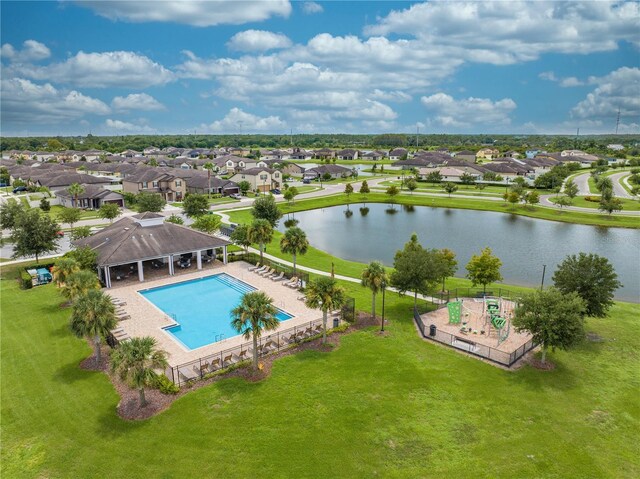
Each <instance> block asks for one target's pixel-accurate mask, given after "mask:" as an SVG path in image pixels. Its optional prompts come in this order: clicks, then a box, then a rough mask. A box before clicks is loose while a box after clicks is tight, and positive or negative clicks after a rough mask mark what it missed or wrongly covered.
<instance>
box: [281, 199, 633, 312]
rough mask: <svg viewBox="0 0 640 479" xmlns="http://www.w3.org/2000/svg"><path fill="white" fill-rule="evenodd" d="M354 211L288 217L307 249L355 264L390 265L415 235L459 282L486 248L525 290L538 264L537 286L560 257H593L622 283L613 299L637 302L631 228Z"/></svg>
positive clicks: (458, 213) (425, 210)
mask: <svg viewBox="0 0 640 479" xmlns="http://www.w3.org/2000/svg"><path fill="white" fill-rule="evenodd" d="M347 209H348V211H351V212H353V210H351V209H350V208H347ZM354 209H355V208H354ZM359 212H360V214H359V215H349V216H347V214H346V212H345V207H344V206H337V207H332V208H325V209H323V210H320V211H318V210H313V211H305V212H298V213H296V217H297V219H298V220H299V222H300V224H299V226H300V227H301V228H302V229H303V230H304V231H305V232H306V233H307V236H308V238H309V241H310V242H311V244H313V246H315V247H317V248H319V249H322V250H325V251H328V252H330V253H332V254H334V255H336V256H338V257H341V258H344V259H348V260H353V261H360V262H363V263H367V262H369V261H371V260H374V259H378V260H381V261H383V262H384V263H385V264H387V265H391V264H393V255H394V254H395V252H396V251H397V250H398V249H400V248H402V246H403V245H404V243H406V241H407V240H408V238H409V237H410V235H411V233H412V232H414V231H415V232H416V233H417V234H418V236H419V237H420V240H421V242H422V244H423V246H425V247H427V248H449V249H451V250H453V251H454V252H455V253H456V256H457V260H458V264H459V270H458V275H459V276H461V277H462V276H464V275H465V273H466V271H465V268H464V266H465V265H466V264H467V262H468V261H469V259H470V258H471V255H472V254H477V253H478V252H479V251H480V250H481V249H482V248H484V247H486V246H489V247H491V249H492V250H493V252H494V254H496V255H497V256H498V257H499V258H500V259H501V260H502V262H503V267H502V275H503V276H504V282H505V283H512V284H522V285H526V286H539V285H540V279H541V269H542V264H546V265H547V270H546V274H547V281H546V283H545V284H547V285H550V284H551V280H550V278H551V277H552V276H553V272H554V271H555V269H556V265H557V264H558V263H560V262H561V261H562V260H563V259H564V258H565V257H566V256H567V255H569V254H577V253H579V252H581V251H584V252H585V253H596V254H599V255H602V256H605V257H607V258H608V259H609V261H611V263H612V264H613V266H614V268H615V269H616V272H617V273H618V276H619V279H620V281H621V282H622V283H623V285H624V287H623V288H621V289H620V290H618V292H617V297H618V298H620V299H626V300H631V301H638V300H640V268H638V265H640V231H639V230H632V229H624V228H604V227H593V226H586V225H575V224H570V223H559V222H555V221H544V220H538V219H533V218H526V217H523V216H515V215H511V214H504V213H496V212H486V211H470V210H456V209H443V208H431V207H423V206H415V207H412V208H411V209H410V210H408V209H407V208H406V207H404V206H403V207H402V208H399V207H398V206H397V205H390V204H376V203H374V204H369V205H365V204H362V203H361V206H360V207H359ZM345 217H346V219H348V221H346V219H345ZM283 230H284V228H283V227H281V231H283ZM372 238H375V241H372Z"/></svg>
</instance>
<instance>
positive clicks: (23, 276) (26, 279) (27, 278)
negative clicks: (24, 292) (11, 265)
mask: <svg viewBox="0 0 640 479" xmlns="http://www.w3.org/2000/svg"><path fill="white" fill-rule="evenodd" d="M20 287H21V288H22V289H31V288H33V281H32V280H31V275H30V274H29V273H27V272H26V271H25V270H22V271H20Z"/></svg>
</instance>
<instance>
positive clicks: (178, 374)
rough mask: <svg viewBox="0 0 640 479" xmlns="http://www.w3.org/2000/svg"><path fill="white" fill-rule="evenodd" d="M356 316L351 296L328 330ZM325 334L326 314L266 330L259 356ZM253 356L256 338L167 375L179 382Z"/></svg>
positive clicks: (330, 320)
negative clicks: (270, 331)
mask: <svg viewBox="0 0 640 479" xmlns="http://www.w3.org/2000/svg"><path fill="white" fill-rule="evenodd" d="M354 320H355V299H354V298H348V299H347V302H346V303H345V305H344V306H343V307H342V308H341V309H340V310H338V311H334V312H333V313H331V314H330V315H329V317H328V318H327V330H331V329H334V328H337V327H339V326H340V325H341V324H345V323H352V322H353V321H354ZM321 334H322V318H318V319H314V320H312V321H308V322H305V323H303V324H300V325H297V326H293V327H291V328H287V329H284V330H282V331H277V332H274V333H271V334H265V335H264V336H262V337H260V338H259V339H258V357H263V356H266V355H267V354H269V353H275V352H278V351H282V350H285V349H289V348H293V347H295V346H297V345H298V344H300V343H302V342H305V341H308V340H310V339H315V338H317V337H319V336H320V335H321ZM252 359H253V341H247V342H244V343H242V344H240V345H238V346H235V347H232V348H228V349H224V350H222V351H220V352H217V353H214V354H209V355H207V356H203V357H201V358H198V359H194V360H193V361H189V362H186V363H183V364H179V365H178V366H173V367H170V368H167V370H166V372H165V373H166V376H167V377H168V378H169V379H170V380H171V381H172V382H173V383H174V384H176V385H178V386H181V385H183V384H185V383H188V382H190V381H197V380H200V379H206V378H208V377H210V376H212V375H214V374H215V373H218V372H221V371H222V370H223V369H227V368H231V367H232V366H238V365H241V364H243V363H247V362H249V361H251V360H252Z"/></svg>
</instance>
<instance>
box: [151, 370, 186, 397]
mask: <svg viewBox="0 0 640 479" xmlns="http://www.w3.org/2000/svg"><path fill="white" fill-rule="evenodd" d="M153 386H154V387H155V388H156V389H157V390H159V391H160V392H161V393H162V394H178V392H180V388H179V387H178V386H176V385H175V384H173V383H172V382H171V380H170V379H169V378H168V377H167V376H165V375H164V374H158V375H157V376H156V380H155V381H154V385H153Z"/></svg>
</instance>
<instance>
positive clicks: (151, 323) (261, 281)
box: [105, 261, 322, 366]
mask: <svg viewBox="0 0 640 479" xmlns="http://www.w3.org/2000/svg"><path fill="white" fill-rule="evenodd" d="M250 266H251V265H249V264H248V263H245V262H243V261H238V262H234V263H229V264H227V265H224V264H222V263H215V266H214V267H211V268H208V269H206V270H200V271H194V272H192V273H187V274H181V275H180V276H177V277H176V276H172V277H170V276H165V277H163V278H160V279H156V280H151V281H144V282H142V283H140V282H135V283H129V284H126V285H124V284H123V285H122V286H120V287H117V288H111V289H108V290H105V292H106V293H107V294H109V295H110V296H111V297H113V298H116V299H117V300H119V301H124V302H125V303H126V304H125V305H124V306H122V309H123V310H125V311H126V313H127V314H128V315H129V316H131V318H130V319H126V320H123V321H120V322H119V323H118V326H117V327H118V328H123V330H124V332H125V333H126V334H127V335H128V336H129V337H140V336H151V337H153V338H155V339H156V340H157V341H158V346H159V347H160V348H162V349H164V350H165V351H166V352H167V353H168V360H169V364H170V365H171V366H177V365H179V364H182V363H185V362H188V361H192V360H195V359H198V358H200V357H203V356H206V355H210V354H215V353H218V352H220V351H223V350H225V349H229V348H232V347H236V346H239V345H240V344H241V343H245V342H247V340H245V339H244V338H242V337H241V336H234V337H231V338H227V339H224V340H222V341H219V342H217V343H213V344H209V345H206V346H203V347H201V348H198V349H194V350H188V349H187V348H185V347H184V346H183V345H182V344H180V343H179V342H178V341H177V340H176V339H174V338H173V336H171V335H170V334H169V333H168V332H166V331H164V330H163V329H162V328H165V327H167V326H171V325H173V324H175V323H174V321H173V319H171V318H170V317H169V316H167V315H166V314H165V313H163V312H162V311H161V310H160V309H159V308H157V307H156V306H155V305H153V304H152V303H151V302H149V301H148V300H147V299H146V298H144V297H143V296H142V295H141V294H140V293H139V292H138V291H141V290H145V289H150V288H156V287H158V286H165V285H168V284H175V283H179V282H182V281H189V280H191V279H196V278H203V277H205V276H211V275H213V274H219V273H227V274H229V275H231V276H233V277H235V278H237V279H239V280H242V281H244V282H245V283H248V284H250V285H251V286H253V287H254V288H256V289H258V290H260V291H264V292H265V293H267V294H268V295H269V296H270V297H271V298H273V300H274V301H273V304H274V306H276V307H277V308H280V309H282V310H284V311H286V312H287V313H290V314H292V315H293V316H294V317H293V318H291V319H289V320H287V321H283V322H282V323H281V325H280V327H279V328H278V330H284V329H288V328H291V327H293V326H301V325H303V324H305V323H307V322H309V321H312V320H315V319H318V318H319V317H321V316H322V313H321V312H320V311H319V310H314V309H309V308H307V307H306V306H305V305H304V302H303V301H302V300H301V299H299V298H302V293H301V292H300V291H298V290H295V289H291V288H289V287H287V286H284V285H283V284H282V282H274V281H271V280H270V279H267V278H263V277H261V276H259V275H257V274H255V273H253V272H250V271H248V268H249V267H250ZM278 330H276V331H278Z"/></svg>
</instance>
